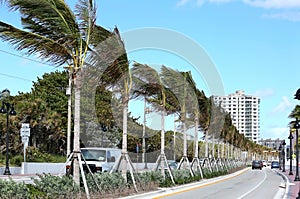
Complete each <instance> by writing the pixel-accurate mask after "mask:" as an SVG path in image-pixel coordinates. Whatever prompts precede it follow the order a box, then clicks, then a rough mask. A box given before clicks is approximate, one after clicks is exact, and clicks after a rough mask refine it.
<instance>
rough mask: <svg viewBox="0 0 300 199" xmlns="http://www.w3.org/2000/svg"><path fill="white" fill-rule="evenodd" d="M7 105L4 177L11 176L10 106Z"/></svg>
mask: <svg viewBox="0 0 300 199" xmlns="http://www.w3.org/2000/svg"><path fill="white" fill-rule="evenodd" d="M4 104H5V105H6V153H5V159H6V160H5V170H4V173H3V175H11V173H10V170H9V157H8V148H9V132H8V121H9V110H8V109H9V106H8V104H7V103H4Z"/></svg>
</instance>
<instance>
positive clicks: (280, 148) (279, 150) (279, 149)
mask: <svg viewBox="0 0 300 199" xmlns="http://www.w3.org/2000/svg"><path fill="white" fill-rule="evenodd" d="M281 150H282V144H281V143H280V145H279V148H278V159H279V170H281V169H282V168H281V164H282V161H281Z"/></svg>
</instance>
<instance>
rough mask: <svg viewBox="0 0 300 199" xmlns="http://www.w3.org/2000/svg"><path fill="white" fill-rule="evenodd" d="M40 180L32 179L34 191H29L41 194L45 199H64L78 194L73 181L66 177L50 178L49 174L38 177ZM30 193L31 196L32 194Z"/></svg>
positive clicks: (77, 187) (77, 188)
mask: <svg viewBox="0 0 300 199" xmlns="http://www.w3.org/2000/svg"><path fill="white" fill-rule="evenodd" d="M39 177H40V179H34V185H35V189H34V188H32V189H31V191H33V192H34V193H35V192H38V193H42V195H43V196H45V198H56V197H61V196H63V197H64V198H68V197H71V198H72V197H74V195H76V194H78V193H79V186H77V185H76V184H75V183H74V181H73V179H72V178H71V177H68V176H62V177H59V176H52V175H51V174H44V175H39ZM33 192H31V193H32V194H34V193H33Z"/></svg>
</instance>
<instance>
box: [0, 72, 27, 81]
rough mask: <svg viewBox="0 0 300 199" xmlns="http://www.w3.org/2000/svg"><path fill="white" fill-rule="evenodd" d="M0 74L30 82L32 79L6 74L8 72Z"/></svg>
mask: <svg viewBox="0 0 300 199" xmlns="http://www.w3.org/2000/svg"><path fill="white" fill-rule="evenodd" d="M0 75H2V76H6V77H10V78H13V79H20V80H23V81H27V82H32V80H30V79H25V78H22V77H18V76H13V75H8V74H4V73H0Z"/></svg>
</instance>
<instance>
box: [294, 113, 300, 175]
mask: <svg viewBox="0 0 300 199" xmlns="http://www.w3.org/2000/svg"><path fill="white" fill-rule="evenodd" d="M295 128H296V176H295V180H294V181H300V178H299V144H298V129H299V121H298V118H296V124H295Z"/></svg>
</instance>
